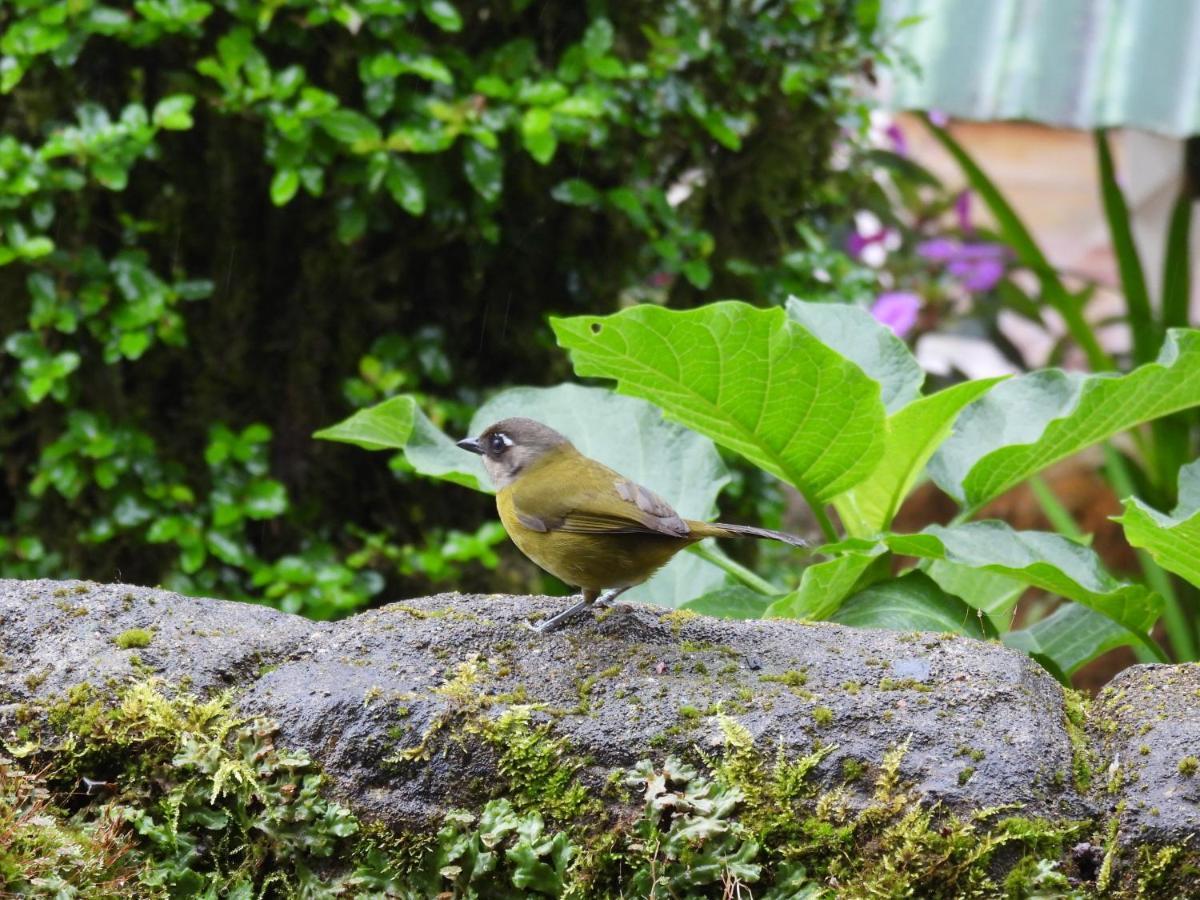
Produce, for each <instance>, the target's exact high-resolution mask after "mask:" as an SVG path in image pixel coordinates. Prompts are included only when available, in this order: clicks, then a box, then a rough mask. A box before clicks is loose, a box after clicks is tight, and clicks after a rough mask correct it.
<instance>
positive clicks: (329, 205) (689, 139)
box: [0, 0, 884, 617]
mask: <svg viewBox="0 0 1200 900" xmlns="http://www.w3.org/2000/svg"><path fill="white" fill-rule="evenodd" d="M878 7H879V4H878V0H857V2H851V3H847V2H841V0H793V2H779V3H765V4H764V3H755V4H740V3H739V4H733V5H730V4H723V3H716V2H699V3H693V2H675V0H672V2H668V3H644V2H636V3H622V4H606V3H601V2H593V3H588V4H576V5H572V4H560V5H550V6H547V5H544V4H531V3H529V2H528V0H497V2H490V3H483V4H471V5H468V4H455V3H453V2H449V0H421V2H415V0H412V2H409V0H362V2H357V3H349V2H334V0H291V2H287V3H272V4H258V3H247V2H243V0H212V2H186V3H175V2H169V3H167V2H154V0H151V2H141V3H137V4H133V5H132V6H127V5H124V4H104V3H101V2H95V0H83V2H71V3H66V2H62V0H19V2H15V3H8V4H4V5H3V6H2V7H0V92H2V96H3V97H4V101H5V102H4V103H3V105H2V107H0V117H2V118H0V121H2V124H3V127H2V129H0V134H2V135H3V137H0V291H2V292H3V295H4V296H5V297H6V302H5V303H4V304H3V305H2V306H0V339H2V342H3V348H4V351H5V352H4V355H3V357H0V454H2V459H3V480H2V481H0V576H6V577H37V576H44V577H54V578H64V577H70V576H85V577H90V578H95V579H101V580H114V579H124V580H128V581H133V582H140V583H163V584H166V585H169V586H171V587H173V588H176V589H180V590H184V591H195V592H204V593H215V594H219V595H222V596H226V597H231V598H241V599H250V600H257V601H261V602H269V603H274V604H277V605H280V606H282V607H284V608H286V609H289V610H294V611H299V612H302V613H305V614H307V615H311V616H318V617H328V616H335V615H343V614H346V613H347V612H349V611H351V610H353V609H356V608H359V607H362V606H364V605H366V604H368V603H370V602H371V600H372V598H374V597H377V596H379V595H380V592H381V591H382V590H383V589H384V587H385V586H386V587H387V588H388V589H389V592H391V593H393V594H401V595H403V594H415V593H421V592H425V591H428V590H430V589H433V588H436V587H445V586H448V585H451V584H453V585H454V586H456V587H461V588H466V589H469V588H484V587H486V588H488V589H491V590H497V589H502V588H504V587H509V588H522V587H529V586H536V585H537V584H539V582H538V581H537V580H536V576H534V575H533V574H532V572H531V570H530V569H529V568H527V567H525V566H524V565H523V564H522V563H520V562H517V561H515V560H514V561H513V562H511V563H510V564H506V565H502V564H501V563H502V557H501V556H500V555H499V554H498V553H497V548H498V545H499V544H500V542H501V540H502V533H501V532H500V531H499V529H498V528H497V526H496V525H495V524H493V523H492V521H491V520H492V516H491V513H490V510H489V504H488V503H487V502H486V500H483V499H482V498H476V497H473V496H469V495H465V494H464V495H458V496H456V497H455V498H454V499H453V501H447V499H446V495H445V493H444V492H443V491H442V490H441V489H439V488H437V487H436V486H431V485H428V484H426V483H423V482H421V481H418V480H415V479H412V478H411V477H410V473H408V472H406V471H405V464H404V463H403V460H402V459H399V460H397V461H396V462H395V463H394V464H393V466H392V467H391V470H390V471H389V470H387V469H385V468H383V467H373V466H369V465H364V464H363V462H362V461H361V460H360V459H359V458H358V457H357V456H356V455H355V454H354V452H353V451H351V450H348V449H346V448H338V447H334V446H326V445H319V444H317V445H315V444H313V443H312V442H311V440H310V434H311V433H312V432H313V430H315V429H316V428H317V427H319V426H321V425H323V424H326V423H328V422H330V421H333V420H336V419H338V418H340V417H341V416H343V415H345V414H346V413H347V412H349V411H351V410H352V409H354V408H356V407H361V406H364V405H367V404H369V403H373V402H376V401H378V400H380V399H383V398H385V397H388V396H390V395H393V394H396V393H398V392H401V391H403V392H407V393H414V394H416V395H418V396H420V397H422V407H423V408H424V409H425V410H426V411H427V412H428V414H429V415H430V416H431V418H432V419H433V420H434V421H435V423H436V424H437V425H438V426H440V427H444V428H446V429H447V430H448V431H451V432H455V431H456V430H461V429H463V428H464V427H465V425H466V422H467V420H468V419H469V411H470V410H472V409H474V407H475V406H476V405H477V404H478V402H479V401H480V399H481V398H482V397H483V396H484V395H485V394H486V393H487V392H489V391H491V390H492V389H495V388H498V387H500V386H502V385H504V384H508V383H528V384H548V383H553V382H556V381H559V380H561V379H562V378H563V377H564V376H565V375H566V373H567V371H568V369H567V364H566V361H565V359H563V357H562V356H561V354H559V353H558V352H557V351H556V350H555V349H554V348H553V346H552V340H551V337H550V334H549V332H548V330H547V329H546V328H545V316H546V314H547V313H550V312H554V313H583V312H604V311H610V310H611V309H613V308H614V306H615V305H617V304H618V303H629V302H634V301H641V300H648V301H652V302H660V303H666V302H669V303H670V304H671V305H673V306H684V307H687V306H692V305H695V304H697V303H699V302H701V301H703V300H706V299H712V298H718V297H722V296H738V295H740V296H748V297H756V298H760V299H761V300H763V301H767V302H772V301H773V302H782V299H783V297H784V296H786V294H787V293H789V292H800V293H803V294H805V295H806V296H810V297H819V296H824V297H826V298H829V299H834V298H839V297H842V296H844V295H852V294H853V293H854V286H855V285H862V286H863V287H864V288H865V285H866V282H865V281H862V279H861V278H859V275H858V267H856V266H854V265H853V264H852V263H851V262H850V261H849V260H848V259H847V258H846V257H845V256H844V255H842V254H841V253H840V252H839V251H838V250H837V248H836V247H834V246H833V245H831V243H830V242H829V237H830V236H832V235H834V234H835V231H836V229H837V228H838V227H839V223H840V218H841V212H840V211H841V210H843V209H845V208H846V207H847V206H848V205H851V204H850V200H849V198H850V197H851V196H853V195H855V194H856V193H858V192H860V191H862V190H864V189H866V188H867V186H868V183H869V171H868V169H866V168H865V167H863V166H862V165H860V162H859V160H860V157H861V154H862V153H864V152H866V151H867V147H866V145H865V142H864V140H863V136H864V135H865V131H866V125H867V121H868V114H867V107H866V103H865V101H864V100H863V99H862V97H861V95H860V93H858V92H856V90H855V87H856V85H860V84H862V83H863V82H864V81H865V80H869V79H870V78H872V77H873V71H874V67H875V65H876V63H877V62H879V61H882V60H883V59H884V54H883V50H882V47H881V41H882V35H881V32H880V31H879V30H878V28H877V24H878V23H877V17H878V11H879V9H878ZM861 296H864V297H865V296H866V295H865V294H862V295H861ZM397 479H399V480H400V481H401V482H402V484H401V485H398V484H397V482H396V480H397ZM737 488H738V489H737V491H735V492H734V493H733V494H731V495H730V502H731V503H732V504H733V505H742V506H751V507H753V506H756V505H762V506H764V507H765V508H766V510H767V513H768V514H767V515H766V518H768V519H769V518H771V515H772V513H770V511H771V510H775V511H776V512H775V513H773V515H774V516H775V518H778V511H779V510H781V509H782V506H783V500H782V498H781V495H780V494H779V493H778V491H777V489H774V488H766V487H764V482H763V481H761V480H759V476H757V475H756V474H754V473H752V472H748V471H742V473H741V475H740V476H739V480H738V484H737ZM481 522H482V523H486V524H483V525H480V523H481ZM505 558H508V557H505ZM489 569H498V571H496V572H488V570H489Z"/></svg>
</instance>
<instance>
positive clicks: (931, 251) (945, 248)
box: [917, 237, 959, 262]
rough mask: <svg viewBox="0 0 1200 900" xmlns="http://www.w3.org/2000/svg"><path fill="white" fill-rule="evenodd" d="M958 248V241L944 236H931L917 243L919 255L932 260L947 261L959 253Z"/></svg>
mask: <svg viewBox="0 0 1200 900" xmlns="http://www.w3.org/2000/svg"><path fill="white" fill-rule="evenodd" d="M958 250H959V244H958V241H955V240H952V239H950V238H944V237H940V238H931V239H930V240H928V241H922V242H921V243H919V244H917V255H918V256H923V257H925V258H926V259H928V260H930V261H932V262H946V261H947V260H951V259H954V258H955V257H956V256H957V255H958Z"/></svg>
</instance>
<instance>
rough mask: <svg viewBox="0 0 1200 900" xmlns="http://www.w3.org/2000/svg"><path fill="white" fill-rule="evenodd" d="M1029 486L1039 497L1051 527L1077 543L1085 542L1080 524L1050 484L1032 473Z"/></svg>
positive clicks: (1037, 497)
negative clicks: (1051, 488)
mask: <svg viewBox="0 0 1200 900" xmlns="http://www.w3.org/2000/svg"><path fill="white" fill-rule="evenodd" d="M1029 487H1030V490H1032V491H1033V496H1034V497H1035V498H1036V499H1037V502H1038V505H1039V506H1041V508H1042V512H1044V513H1045V514H1046V518H1047V519H1049V520H1050V525H1051V527H1052V528H1053V529H1054V530H1055V531H1057V532H1058V533H1059V534H1061V535H1062V536H1063V537H1068V538H1070V539H1071V540H1073V541H1076V542H1077V543H1081V544H1082V543H1083V542H1084V541H1085V540H1086V536H1085V535H1084V533H1083V532H1082V531H1080V530H1079V525H1078V524H1076V522H1075V519H1074V518H1073V517H1072V516H1071V513H1070V512H1069V511H1068V510H1067V508H1066V507H1065V506H1063V505H1062V503H1061V501H1059V499H1058V497H1057V496H1055V494H1054V491H1052V490H1050V486H1049V485H1048V484H1046V482H1045V480H1044V479H1043V478H1042V476H1041V475H1031V476H1030V477H1029Z"/></svg>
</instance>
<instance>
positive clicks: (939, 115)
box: [929, 109, 950, 128]
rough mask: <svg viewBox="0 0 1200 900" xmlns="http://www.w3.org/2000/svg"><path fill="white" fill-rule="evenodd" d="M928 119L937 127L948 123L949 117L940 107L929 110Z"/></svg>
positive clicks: (943, 126)
mask: <svg viewBox="0 0 1200 900" xmlns="http://www.w3.org/2000/svg"><path fill="white" fill-rule="evenodd" d="M929 121H930V122H932V123H933V124H934V125H936V126H937V127H938V128H945V127H946V126H947V125H948V124H949V123H950V117H949V116H948V115H946V114H945V113H944V112H942V111H941V110H940V109H931V110H929Z"/></svg>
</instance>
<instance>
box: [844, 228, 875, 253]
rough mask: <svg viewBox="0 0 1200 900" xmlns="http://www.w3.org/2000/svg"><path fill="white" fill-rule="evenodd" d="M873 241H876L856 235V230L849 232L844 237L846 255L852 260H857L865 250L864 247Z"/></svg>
mask: <svg viewBox="0 0 1200 900" xmlns="http://www.w3.org/2000/svg"><path fill="white" fill-rule="evenodd" d="M873 240H876V239H875V238H866V237H863V236H862V235H861V234H859V233H858V231H857V229H856V230H854V231H851V232H850V234H849V235H847V236H846V253H847V254H848V255H849V256H850V257H851V258H852V259H858V258H859V257H860V256H861V255H862V252H863V250H864V249H866V246H867V245H868V244H869V243H871V242H872V241H873Z"/></svg>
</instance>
